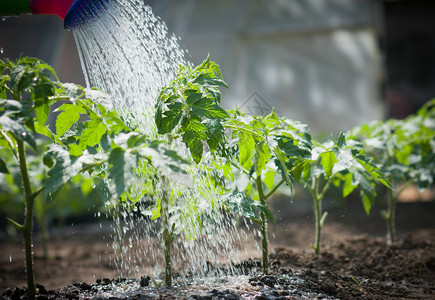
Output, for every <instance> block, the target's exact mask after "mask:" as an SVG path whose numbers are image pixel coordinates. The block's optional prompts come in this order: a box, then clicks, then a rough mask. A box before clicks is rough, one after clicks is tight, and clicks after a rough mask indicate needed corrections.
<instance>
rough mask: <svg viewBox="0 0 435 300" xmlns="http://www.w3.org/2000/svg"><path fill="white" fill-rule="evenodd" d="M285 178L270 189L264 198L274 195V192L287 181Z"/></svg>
mask: <svg viewBox="0 0 435 300" xmlns="http://www.w3.org/2000/svg"><path fill="white" fill-rule="evenodd" d="M285 181H286V180H285V178H283V179H282V180H281V181H280V182H279V183H278V184H277V185H276V186H275V187H274V188H273V189H271V190H270V192H269V193H267V195H266V196H264V200H266V199H267V198H269V197H270V196H272V195H273V193H275V192H276V190H277V189H278V188H279V187H280V186H281V185H282V184H283V183H284V182H285Z"/></svg>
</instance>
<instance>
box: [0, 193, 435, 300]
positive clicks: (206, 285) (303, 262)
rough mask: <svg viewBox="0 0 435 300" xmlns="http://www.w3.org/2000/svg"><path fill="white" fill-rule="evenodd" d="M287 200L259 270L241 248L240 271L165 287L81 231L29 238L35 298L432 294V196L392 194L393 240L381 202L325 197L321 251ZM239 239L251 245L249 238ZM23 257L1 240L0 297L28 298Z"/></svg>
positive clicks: (305, 215)
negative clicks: (121, 273) (374, 205)
mask: <svg viewBox="0 0 435 300" xmlns="http://www.w3.org/2000/svg"><path fill="white" fill-rule="evenodd" d="M286 205H287V204H282V203H280V201H276V202H274V204H273V206H274V210H275V212H276V213H277V222H276V224H274V225H273V226H271V227H270V240H271V249H270V250H271V251H270V252H271V254H270V263H271V272H270V274H269V275H261V272H260V260H259V256H258V255H257V258H254V259H249V258H248V256H247V257H246V258H245V259H244V261H243V262H242V263H241V265H240V266H241V267H242V266H243V268H241V270H242V269H243V272H245V273H247V274H246V275H239V276H235V277H234V276H221V277H219V278H200V279H198V278H197V279H196V280H193V279H192V278H188V277H187V278H186V277H183V278H175V280H174V281H175V287H174V288H171V289H165V288H162V287H159V285H160V281H159V280H158V278H152V276H151V275H152V273H151V272H149V273H144V274H143V277H142V278H137V279H134V278H133V279H125V278H117V276H118V275H117V273H116V271H115V268H114V266H113V263H112V258H113V250H112V248H111V242H110V241H108V240H104V239H102V238H101V236H100V237H99V238H98V237H97V236H95V235H88V236H87V235H84V234H83V232H80V233H77V234H76V235H73V237H72V238H71V237H70V238H69V239H65V240H61V239H58V240H52V241H50V244H49V253H50V258H49V259H43V258H42V256H41V249H40V245H39V244H37V243H36V244H35V269H36V280H37V282H39V283H40V284H41V285H40V286H39V295H38V299H435V203H434V202H433V201H432V202H412V203H399V204H398V207H397V233H398V240H397V242H396V243H394V244H393V245H391V246H387V245H386V243H385V238H384V237H383V236H384V234H385V230H384V227H385V225H384V224H383V221H382V219H381V218H380V217H379V213H378V211H376V210H375V211H374V212H372V214H371V216H370V217H367V216H365V215H364V213H363V211H362V209H361V208H360V207H359V205H360V204H355V207H353V206H352V205H350V206H349V205H346V207H344V206H343V207H340V205H337V204H336V205H335V206H334V207H335V208H333V207H329V208H328V205H326V208H327V209H328V210H329V211H330V214H329V215H328V219H327V221H326V223H325V227H324V234H323V240H322V247H323V248H322V251H321V254H320V255H319V256H316V255H314V253H313V250H312V249H311V247H310V245H311V243H312V238H313V234H314V228H313V222H312V217H311V213H310V211H309V210H307V209H306V207H304V206H298V204H297V203H296V206H293V209H292V212H291V213H289V211H288V210H285V206H286ZM244 247H245V248H246V249H248V250H249V249H251V248H254V243H253V241H252V239H251V240H247V241H246V243H245V245H244ZM255 251H256V250H253V251H252V253H256V252H255ZM248 253H249V251H248ZM252 253H251V254H252ZM257 253H258V252H257ZM251 254H249V255H251ZM22 257H23V250H22V244H21V243H19V242H14V241H1V244H0V295H2V296H0V299H24V298H25V289H23V288H18V287H22V286H23V285H25V272H24V265H23V260H22ZM11 259H12V261H11ZM212 267H216V268H221V270H223V269H222V268H223V267H221V266H212ZM247 271H250V272H247ZM147 275H149V276H151V278H149V277H147ZM109 278H110V279H109ZM111 278H115V279H111Z"/></svg>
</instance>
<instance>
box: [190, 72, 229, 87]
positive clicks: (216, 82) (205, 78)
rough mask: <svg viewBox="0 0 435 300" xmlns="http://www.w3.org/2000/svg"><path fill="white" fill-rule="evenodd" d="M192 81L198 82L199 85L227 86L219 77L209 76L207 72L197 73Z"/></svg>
mask: <svg viewBox="0 0 435 300" xmlns="http://www.w3.org/2000/svg"><path fill="white" fill-rule="evenodd" d="M194 83H197V84H200V85H211V86H221V87H226V88H228V85H227V84H226V83H225V81H223V80H222V79H220V78H216V77H209V75H207V74H201V75H199V76H198V77H197V78H196V79H195V81H194Z"/></svg>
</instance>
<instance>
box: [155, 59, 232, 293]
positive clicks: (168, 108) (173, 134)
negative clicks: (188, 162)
mask: <svg viewBox="0 0 435 300" xmlns="http://www.w3.org/2000/svg"><path fill="white" fill-rule="evenodd" d="M220 87H227V85H226V83H225V82H224V81H223V80H222V75H221V71H220V67H219V66H218V65H217V64H215V63H214V62H212V61H210V60H209V58H207V59H206V60H204V62H203V63H202V64H201V65H199V66H197V67H195V68H191V67H190V66H181V67H180V70H179V72H178V74H177V77H176V78H175V79H174V80H173V81H172V82H171V83H170V84H169V85H168V86H166V87H165V88H163V89H162V92H161V93H160V95H159V97H158V99H157V103H156V113H155V121H156V126H157V130H158V133H159V134H162V135H165V136H166V141H167V142H166V143H168V144H170V145H173V146H177V145H180V143H183V144H184V145H185V146H186V148H187V149H188V151H189V153H190V156H191V158H192V159H193V160H194V161H195V162H196V164H199V163H200V161H201V159H202V157H203V154H204V145H205V144H206V145H207V146H208V149H209V150H210V151H211V152H215V151H217V150H218V149H220V148H222V145H223V142H224V140H225V135H224V128H223V126H222V122H223V120H224V119H226V118H228V117H229V116H228V114H227V112H225V110H223V109H222V108H221V107H220V106H219V104H220V91H219V88H220ZM178 147H179V146H178ZM161 180H162V181H163V182H164V184H163V186H164V189H163V191H162V198H161V206H160V209H159V210H158V213H157V214H158V216H159V217H161V221H162V240H163V242H162V252H163V257H164V268H165V285H166V286H170V285H171V275H170V274H171V263H170V257H171V254H170V253H171V241H172V238H173V236H174V234H173V229H171V225H170V224H169V221H168V220H169V219H170V217H171V216H170V214H169V205H170V203H169V199H168V198H169V197H168V195H169V194H173V193H170V191H168V190H167V188H168V186H169V184H167V183H166V181H167V180H168V179H167V178H166V177H162V178H161ZM210 188H212V187H210ZM191 201H194V199H192V200H191ZM174 229H175V228H174Z"/></svg>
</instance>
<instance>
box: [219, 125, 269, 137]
mask: <svg viewBox="0 0 435 300" xmlns="http://www.w3.org/2000/svg"><path fill="white" fill-rule="evenodd" d="M225 127H226V128H229V129H237V130H241V131H245V132H247V133H250V134H252V135H253V136H256V137H258V138H260V139H262V140H263V141H265V140H266V138H265V137H264V136H262V135H261V134H259V133H257V132H255V131H253V130H250V129H247V128H243V127H239V126H235V125H225Z"/></svg>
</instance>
